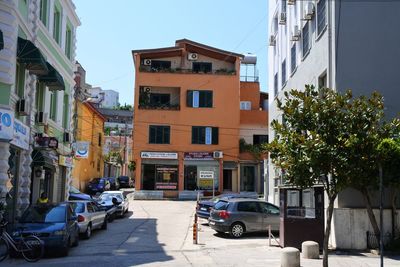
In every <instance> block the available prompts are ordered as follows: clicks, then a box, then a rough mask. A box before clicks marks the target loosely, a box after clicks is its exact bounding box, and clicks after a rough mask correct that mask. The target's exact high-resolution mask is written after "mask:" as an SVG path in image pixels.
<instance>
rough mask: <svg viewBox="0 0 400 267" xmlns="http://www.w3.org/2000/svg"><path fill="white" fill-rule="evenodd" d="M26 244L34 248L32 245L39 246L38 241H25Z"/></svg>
mask: <svg viewBox="0 0 400 267" xmlns="http://www.w3.org/2000/svg"><path fill="white" fill-rule="evenodd" d="M26 243H27V244H28V245H30V246H34V245H40V241H39V240H28V241H26Z"/></svg>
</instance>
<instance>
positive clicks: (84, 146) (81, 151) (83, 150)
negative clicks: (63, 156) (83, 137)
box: [75, 141, 90, 159]
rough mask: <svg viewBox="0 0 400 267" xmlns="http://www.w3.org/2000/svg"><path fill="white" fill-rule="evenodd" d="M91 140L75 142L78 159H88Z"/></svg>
mask: <svg viewBox="0 0 400 267" xmlns="http://www.w3.org/2000/svg"><path fill="white" fill-rule="evenodd" d="M89 145H90V143H89V142H85V141H83V142H82V141H79V142H76V143H75V157H76V158H78V159H87V158H88V157H89Z"/></svg>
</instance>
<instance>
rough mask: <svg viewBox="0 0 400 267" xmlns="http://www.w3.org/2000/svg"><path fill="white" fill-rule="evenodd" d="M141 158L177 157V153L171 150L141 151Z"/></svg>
mask: <svg viewBox="0 0 400 267" xmlns="http://www.w3.org/2000/svg"><path fill="white" fill-rule="evenodd" d="M140 157H141V158H142V159H178V153H173V152H141V153H140Z"/></svg>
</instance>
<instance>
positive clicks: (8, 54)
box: [0, 0, 80, 219]
mask: <svg viewBox="0 0 400 267" xmlns="http://www.w3.org/2000/svg"><path fill="white" fill-rule="evenodd" d="M0 11H1V12H0V30H1V31H2V33H3V40H4V48H3V49H2V50H0V89H1V92H2V93H1V94H0V108H1V113H2V116H6V120H5V122H6V125H9V126H10V125H11V127H12V128H13V133H12V137H11V139H10V137H9V136H7V133H5V136H4V133H3V130H5V131H7V128H8V127H3V126H2V127H1V130H0V131H1V132H2V134H1V135H3V137H5V138H1V139H2V141H1V142H0V151H1V153H0V155H1V156H0V157H1V159H0V162H1V166H2V167H1V168H0V188H1V193H0V194H1V197H6V200H7V204H8V207H9V209H11V210H13V213H14V214H12V216H13V218H15V215H17V214H19V213H21V211H23V210H24V209H25V208H26V207H27V206H28V205H29V204H30V203H32V202H33V203H34V202H36V199H37V198H38V197H39V194H40V193H41V192H46V193H47V195H48V196H49V199H50V201H54V202H56V201H61V200H64V199H65V198H66V197H67V195H68V191H69V190H68V186H69V183H70V174H71V167H72V165H71V157H70V154H71V148H70V135H69V134H70V133H71V132H70V131H71V130H72V128H71V127H72V124H71V121H72V117H71V116H72V111H71V108H70V107H71V104H72V103H73V95H72V92H73V90H72V89H73V85H74V80H73V69H74V58H75V43H76V40H75V36H76V28H77V27H78V26H79V25H80V21H79V19H78V17H77V14H76V12H75V6H74V5H73V3H72V1H70V0H67V1H59V0H54V1H50V0H41V1H40V0H27V1H19V0H4V1H1V2H0ZM8 118H10V123H11V124H9V123H8V122H9V121H8ZM9 200H12V201H9ZM13 218H11V219H13Z"/></svg>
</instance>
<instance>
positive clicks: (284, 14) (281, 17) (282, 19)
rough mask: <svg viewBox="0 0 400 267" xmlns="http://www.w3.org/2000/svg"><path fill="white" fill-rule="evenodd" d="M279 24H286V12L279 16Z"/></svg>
mask: <svg viewBox="0 0 400 267" xmlns="http://www.w3.org/2000/svg"><path fill="white" fill-rule="evenodd" d="M279 24H281V25H285V24H286V12H281V13H280V14H279Z"/></svg>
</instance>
